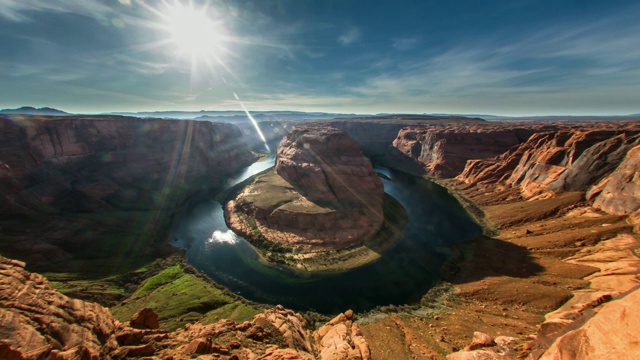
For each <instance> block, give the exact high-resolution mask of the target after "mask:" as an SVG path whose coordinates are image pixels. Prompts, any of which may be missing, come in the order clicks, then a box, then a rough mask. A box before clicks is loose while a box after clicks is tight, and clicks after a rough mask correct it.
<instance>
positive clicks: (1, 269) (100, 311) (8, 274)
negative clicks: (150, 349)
mask: <svg viewBox="0 0 640 360" xmlns="http://www.w3.org/2000/svg"><path fill="white" fill-rule="evenodd" d="M0 323H1V324H2V326H0V358H2V359H22V358H27V359H39V358H44V359H54V358H55V359H89V358H106V357H107V354H108V353H110V352H112V351H114V350H115V349H116V348H117V347H118V344H117V343H116V337H115V330H116V320H115V319H114V318H113V316H111V313H110V312H109V310H107V309H105V308H103V307H102V306H100V305H98V304H94V303H88V302H84V301H80V300H74V299H70V298H68V297H66V296H64V295H62V294H60V293H59V292H57V291H55V290H53V289H51V288H50V287H49V285H48V282H47V280H46V279H45V278H44V277H42V276H40V275H38V274H35V273H30V272H28V271H26V270H24V263H21V262H18V261H14V260H10V259H7V258H4V257H0Z"/></svg>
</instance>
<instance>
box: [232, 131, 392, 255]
mask: <svg viewBox="0 0 640 360" xmlns="http://www.w3.org/2000/svg"><path fill="white" fill-rule="evenodd" d="M383 196H384V188H383V186H382V181H381V180H380V178H379V177H378V176H377V174H376V173H375V172H374V171H373V167H372V165H371V162H370V161H369V159H368V158H366V157H365V156H364V155H363V154H362V151H361V150H360V149H359V148H358V146H357V145H356V144H355V143H354V142H353V140H351V139H350V138H349V137H348V136H347V135H346V133H345V132H344V131H341V130H338V129H335V128H331V127H322V126H302V127H296V128H294V129H293V130H292V131H291V132H290V133H289V134H288V135H287V136H286V137H285V139H284V140H282V142H281V143H280V146H279V147H278V150H277V161H276V166H275V170H274V171H272V172H271V173H268V174H266V175H263V176H261V177H259V178H257V179H256V181H255V182H254V183H253V184H252V185H250V186H248V187H246V188H245V189H244V190H243V191H242V192H241V193H240V194H239V195H238V196H237V197H236V199H235V200H233V201H230V202H229V203H228V204H227V206H226V211H225V216H226V219H227V223H228V224H229V225H230V227H231V228H232V229H233V230H234V231H235V232H237V233H239V234H241V235H243V236H245V237H247V238H249V239H250V240H257V241H268V242H271V243H274V244H278V245H281V246H284V247H288V248H294V249H297V250H299V251H301V252H316V251H328V250H334V249H338V248H345V247H349V246H352V245H356V244H359V243H361V242H362V241H363V240H365V239H367V238H370V237H372V236H373V235H375V234H376V233H377V232H378V231H379V230H380V228H381V226H382V224H383V220H384V217H383V209H382V206H383Z"/></svg>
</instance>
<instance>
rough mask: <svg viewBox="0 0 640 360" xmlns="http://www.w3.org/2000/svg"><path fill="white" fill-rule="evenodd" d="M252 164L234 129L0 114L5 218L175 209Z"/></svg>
mask: <svg viewBox="0 0 640 360" xmlns="http://www.w3.org/2000/svg"><path fill="white" fill-rule="evenodd" d="M253 159H254V157H253V155H252V154H251V152H250V151H249V150H248V147H247V146H246V145H244V144H243V143H242V133H241V132H240V130H239V129H238V128H237V127H235V126H234V125H230V124H222V123H211V122H206V121H187V120H184V121H177V120H161V119H137V118H127V117H119V116H118V117H116V116H94V117H90V116H73V117H71V116H69V117H65V118H52V117H29V116H12V117H8V116H2V117H0V167H1V168H0V195H2V197H0V213H16V212H22V213H30V212H33V211H41V210H45V209H48V210H49V211H52V212H56V211H78V212H86V211H105V210H110V209H114V208H115V209H125V210H130V209H135V210H149V209H159V208H171V207H173V206H175V205H176V202H177V201H180V200H181V199H183V198H184V197H185V196H187V195H189V194H192V193H194V192H196V191H198V190H201V189H208V188H211V187H215V186H216V184H217V185H220V184H222V181H223V180H224V179H225V177H227V176H228V175H229V174H232V173H233V172H235V171H237V170H238V169H239V168H241V167H242V166H247V165H248V164H250V162H251V161H252V160H253Z"/></svg>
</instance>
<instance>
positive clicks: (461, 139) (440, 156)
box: [393, 125, 532, 177]
mask: <svg viewBox="0 0 640 360" xmlns="http://www.w3.org/2000/svg"><path fill="white" fill-rule="evenodd" d="M531 133H532V131H527V130H526V129H523V130H517V131H516V130H514V129H511V128H507V127H502V126H489V125H461V126H441V127H431V128H427V127H406V128H403V129H402V130H400V132H399V133H398V136H397V137H396V139H395V140H394V141H393V146H394V147H395V148H397V149H398V150H400V151H401V152H402V153H404V154H405V155H408V156H410V157H411V158H413V159H415V160H416V161H418V162H420V163H421V164H423V166H424V167H425V168H426V170H427V172H428V173H429V174H430V175H432V176H437V177H455V176H457V175H458V174H460V173H461V172H462V171H463V170H464V168H465V165H466V163H467V161H468V160H471V159H485V158H491V157H494V156H497V155H500V154H502V153H504V152H505V151H507V150H508V149H510V148H511V147H513V146H515V145H518V144H520V143H521V142H522V141H523V140H522V139H523V138H524V139H526V138H527V137H528V136H529V135H530V134H531Z"/></svg>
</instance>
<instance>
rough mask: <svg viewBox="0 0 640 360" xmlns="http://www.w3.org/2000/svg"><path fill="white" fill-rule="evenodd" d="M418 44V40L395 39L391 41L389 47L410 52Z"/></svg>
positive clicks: (409, 38) (412, 38) (413, 38)
mask: <svg viewBox="0 0 640 360" xmlns="http://www.w3.org/2000/svg"><path fill="white" fill-rule="evenodd" d="M419 44H420V38H417V37H408V38H396V39H393V40H392V41H391V46H393V47H394V48H395V49H397V50H400V51H406V50H411V49H413V48H414V47H416V46H417V45H419Z"/></svg>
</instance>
